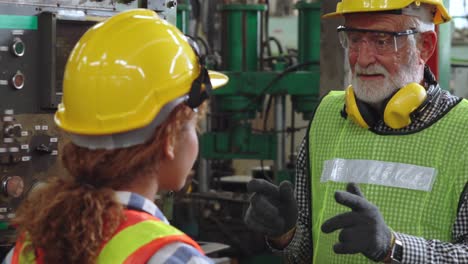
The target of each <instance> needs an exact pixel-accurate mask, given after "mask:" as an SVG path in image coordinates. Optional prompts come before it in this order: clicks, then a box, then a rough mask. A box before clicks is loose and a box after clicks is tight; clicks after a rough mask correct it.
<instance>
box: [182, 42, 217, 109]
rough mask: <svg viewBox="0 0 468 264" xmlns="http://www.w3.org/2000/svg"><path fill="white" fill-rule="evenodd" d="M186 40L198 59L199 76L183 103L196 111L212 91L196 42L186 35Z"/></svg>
mask: <svg viewBox="0 0 468 264" xmlns="http://www.w3.org/2000/svg"><path fill="white" fill-rule="evenodd" d="M186 38H187V42H188V43H189V45H190V47H192V49H193V51H194V52H195V55H196V56H197V59H198V63H199V65H200V74H199V75H198V77H197V78H196V79H195V80H194V81H193V83H192V87H191V88H190V91H189V93H188V98H187V100H186V102H185V103H186V104H187V105H188V106H189V107H190V108H192V109H196V108H197V107H199V106H200V105H201V104H202V103H203V102H204V101H205V100H206V99H208V97H209V96H210V94H211V91H212V90H213V85H212V84H211V80H210V75H209V74H208V70H207V69H206V67H205V64H204V62H203V58H202V57H201V55H200V48H199V46H198V44H197V42H196V41H195V40H194V39H193V38H192V37H190V36H188V35H186ZM203 86H204V89H203Z"/></svg>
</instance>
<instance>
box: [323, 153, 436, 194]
mask: <svg viewBox="0 0 468 264" xmlns="http://www.w3.org/2000/svg"><path fill="white" fill-rule="evenodd" d="M436 175H437V171H436V169H434V168H429V167H423V166H417V165H412V164H404V163H398V162H385V161H378V160H351V159H333V160H327V161H325V164H324V168H323V172H322V177H320V181H321V182H327V181H334V182H344V183H347V182H354V183H367V184H377V185H382V186H388V187H398V188H405V189H412V190H419V191H425V192H428V191H430V190H432V184H433V183H434V180H435V178H436Z"/></svg>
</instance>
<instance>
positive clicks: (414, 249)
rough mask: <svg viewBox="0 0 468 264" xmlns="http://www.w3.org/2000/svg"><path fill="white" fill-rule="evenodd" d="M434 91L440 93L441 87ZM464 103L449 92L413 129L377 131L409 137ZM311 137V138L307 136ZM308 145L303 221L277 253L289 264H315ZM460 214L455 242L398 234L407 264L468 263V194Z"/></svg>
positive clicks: (300, 166) (300, 184)
mask: <svg viewBox="0 0 468 264" xmlns="http://www.w3.org/2000/svg"><path fill="white" fill-rule="evenodd" d="M430 89H440V87H438V86H433V87H430ZM459 101H460V98H458V97H455V96H453V95H451V94H450V93H449V92H447V91H441V93H440V95H439V96H438V97H437V98H436V99H435V100H434V102H433V104H432V106H431V107H428V109H427V110H426V111H425V112H424V113H423V114H422V115H421V117H420V118H419V119H418V120H415V122H413V123H412V124H411V125H410V126H408V127H406V128H404V129H402V130H399V131H395V130H393V129H391V128H389V127H387V126H385V124H383V123H381V124H378V125H377V127H376V128H375V130H376V131H377V132H380V133H382V134H385V133H392V134H393V133H407V132H408V131H416V130H420V129H421V128H422V127H424V126H425V125H427V124H429V123H430V122H432V121H433V120H434V119H435V118H438V117H439V116H440V115H442V114H444V113H446V112H447V111H449V110H450V109H451V108H452V107H453V106H454V105H456V104H457V103H458V102H459ZM306 137H307V135H306ZM307 148H308V146H307V141H306V139H304V140H303V141H302V143H301V145H300V147H299V155H298V158H297V163H296V188H295V195H296V200H297V203H298V208H299V218H298V224H297V229H296V233H295V235H294V237H293V239H292V241H291V242H290V243H289V245H288V246H287V247H286V248H284V249H282V250H278V249H275V248H273V247H272V246H271V245H270V247H271V248H272V250H273V252H275V253H277V254H281V255H283V257H284V259H285V260H286V261H287V262H288V263H312V260H311V258H312V255H313V254H312V250H313V249H312V232H311V198H310V197H311V193H310V180H311V179H310V175H309V172H308V171H309V170H308V167H307V166H308V160H307V159H308V157H307ZM461 199H463V200H461V201H460V202H461V203H460V204H461V206H460V210H459V212H458V215H457V217H456V219H455V223H454V224H453V227H452V234H453V242H454V243H448V242H442V241H439V240H426V239H425V238H421V237H415V236H410V235H406V234H402V233H395V235H396V237H397V238H398V239H399V240H400V241H402V243H403V262H402V263H403V264H419V263H421V264H423V263H424V264H436V263H437V264H459V263H468V194H465V196H464V197H461Z"/></svg>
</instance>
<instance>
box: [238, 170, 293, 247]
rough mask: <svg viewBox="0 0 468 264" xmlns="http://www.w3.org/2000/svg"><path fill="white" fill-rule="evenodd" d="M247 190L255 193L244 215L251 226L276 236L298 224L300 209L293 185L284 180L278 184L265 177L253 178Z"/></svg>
mask: <svg viewBox="0 0 468 264" xmlns="http://www.w3.org/2000/svg"><path fill="white" fill-rule="evenodd" d="M247 190H248V191H249V192H251V193H254V194H253V195H252V197H251V198H250V205H249V208H248V209H247V212H246V213H245V216H244V222H245V223H246V224H247V226H248V227H249V228H251V229H252V230H255V231H257V232H260V233H263V234H265V235H266V236H267V237H270V238H274V237H280V236H281V235H283V234H286V233H287V232H288V231H290V230H291V229H292V228H293V227H295V226H296V221H297V215H298V209H297V203H296V199H295V198H294V190H293V185H292V183H291V182H289V181H283V182H281V183H280V185H279V186H276V185H274V184H272V183H270V182H268V181H266V180H263V179H253V180H251V181H250V182H249V183H248V184H247Z"/></svg>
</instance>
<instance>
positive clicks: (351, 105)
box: [345, 85, 369, 128]
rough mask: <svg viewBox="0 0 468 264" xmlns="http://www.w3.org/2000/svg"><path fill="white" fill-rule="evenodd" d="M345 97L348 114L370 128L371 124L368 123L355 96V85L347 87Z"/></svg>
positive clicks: (357, 122) (356, 121)
mask: <svg viewBox="0 0 468 264" xmlns="http://www.w3.org/2000/svg"><path fill="white" fill-rule="evenodd" d="M345 97H346V113H347V114H348V117H349V118H351V120H353V121H354V123H356V124H358V125H360V126H361V127H363V128H369V125H368V124H367V123H366V121H365V120H364V118H363V117H362V115H361V113H360V112H359V108H358V106H357V103H356V97H355V96H354V91H353V87H352V86H351V85H350V86H348V88H346V90H345Z"/></svg>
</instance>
